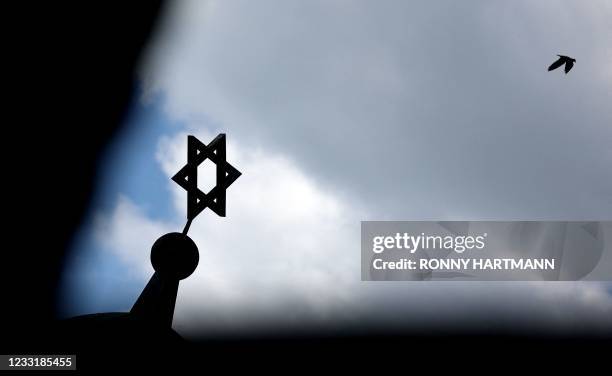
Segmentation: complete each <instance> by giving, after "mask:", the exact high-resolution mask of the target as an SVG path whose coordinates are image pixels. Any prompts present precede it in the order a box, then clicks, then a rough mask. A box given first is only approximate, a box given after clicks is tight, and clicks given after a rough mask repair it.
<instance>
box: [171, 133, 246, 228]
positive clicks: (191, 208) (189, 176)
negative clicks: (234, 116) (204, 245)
mask: <svg viewBox="0 0 612 376" xmlns="http://www.w3.org/2000/svg"><path fill="white" fill-rule="evenodd" d="M206 159H210V160H211V161H212V162H213V163H214V164H215V165H216V166H217V179H216V184H215V186H214V187H213V188H212V189H211V190H210V192H208V193H204V192H202V191H201V190H200V189H199V188H198V166H199V165H200V164H201V163H202V162H204V161H205V160H206ZM240 175H241V173H240V171H238V170H236V169H235V168H234V167H233V166H232V165H230V164H229V163H227V161H226V160H225V134H224V133H221V134H219V135H218V136H217V137H215V139H214V140H212V141H211V142H210V144H208V145H205V144H203V143H202V142H201V141H200V140H198V139H197V138H196V137H195V136H191V135H190V136H188V137H187V164H186V165H185V166H184V167H183V168H181V169H180V170H179V172H177V173H176V175H174V176H173V177H172V180H174V181H175V182H176V183H177V184H178V185H180V186H181V187H183V189H185V190H186V191H187V224H185V228H184V229H183V234H187V231H189V226H190V225H191V221H193V219H194V218H195V217H196V216H197V215H198V214H200V213H201V212H202V210H204V209H206V208H210V210H212V211H213V212H215V213H217V215H219V216H220V217H225V191H226V189H227V188H228V187H229V186H230V185H231V184H232V183H233V182H234V181H236V179H238V177H239V176H240Z"/></svg>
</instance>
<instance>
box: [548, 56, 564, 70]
mask: <svg viewBox="0 0 612 376" xmlns="http://www.w3.org/2000/svg"><path fill="white" fill-rule="evenodd" d="M564 62H565V59H564V58H563V57H560V58H559V60H557V61H555V62H554V63H552V64H551V65H550V67H548V71H549V72H550V71H551V70H553V69H557V68H559V67H560V66H562V65H563V63H564Z"/></svg>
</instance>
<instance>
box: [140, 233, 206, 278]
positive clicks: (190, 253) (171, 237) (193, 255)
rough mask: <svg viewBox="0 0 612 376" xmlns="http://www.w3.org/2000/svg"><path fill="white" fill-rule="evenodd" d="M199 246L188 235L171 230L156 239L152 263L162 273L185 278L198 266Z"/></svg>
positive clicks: (152, 248)
mask: <svg viewBox="0 0 612 376" xmlns="http://www.w3.org/2000/svg"><path fill="white" fill-rule="evenodd" d="M199 260H200V255H199V253H198V247H197V246H196V244H195V243H194V241H193V240H191V238H190V237H189V236H187V235H184V234H181V233H180V232H171V233H168V234H166V235H163V236H162V237H160V238H159V239H157V240H156V241H155V243H154V244H153V247H151V264H153V269H155V271H156V272H158V273H160V274H161V275H165V276H168V277H170V278H176V279H179V280H180V279H185V278H187V277H189V276H190V275H191V273H193V272H194V270H195V269H196V267H197V266H198V261H199Z"/></svg>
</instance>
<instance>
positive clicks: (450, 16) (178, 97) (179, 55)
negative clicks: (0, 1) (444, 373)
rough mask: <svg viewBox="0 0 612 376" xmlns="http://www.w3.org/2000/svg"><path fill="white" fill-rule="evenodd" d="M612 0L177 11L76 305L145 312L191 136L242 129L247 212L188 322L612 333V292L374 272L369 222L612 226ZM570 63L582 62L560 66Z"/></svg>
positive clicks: (89, 244) (224, 230)
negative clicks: (366, 252)
mask: <svg viewBox="0 0 612 376" xmlns="http://www.w3.org/2000/svg"><path fill="white" fill-rule="evenodd" d="M611 18H612V5H611V4H610V2H608V1H605V0H600V1H589V2H580V1H569V0H568V1H538V2H533V1H514V2H505V1H464V2H456V1H379V2H372V1H334V0H332V1H293V0H289V1H258V2H251V1H234V0H232V1H223V2H220V1H219V2H217V1H176V2H172V3H170V4H169V5H168V6H167V9H166V12H165V14H164V17H163V19H162V20H161V23H160V24H159V26H158V29H157V31H156V33H155V37H154V39H153V41H152V43H151V44H150V46H149V48H148V49H147V52H146V54H145V56H144V57H143V59H142V64H141V68H140V70H139V73H138V76H137V77H136V78H135V79H136V80H137V82H138V86H139V90H138V92H136V93H134V100H133V105H132V107H131V111H130V114H129V116H128V117H127V118H126V124H125V129H124V131H123V132H122V133H121V134H120V135H118V137H117V139H116V140H115V141H114V142H113V143H112V144H111V145H109V147H108V149H107V151H106V154H105V158H104V159H103V160H102V161H101V163H100V177H99V181H98V185H97V194H96V200H95V201H94V204H93V207H92V208H91V211H90V213H89V215H88V217H87V219H86V221H84V224H83V226H82V228H81V230H80V231H79V233H78V235H77V237H76V239H75V242H74V247H73V252H72V254H73V259H72V261H71V263H70V264H69V265H68V266H67V268H66V271H65V273H64V286H65V288H64V290H63V291H64V293H63V305H62V307H63V314H64V315H65V316H72V315H77V314H83V313H91V312H104V311H127V310H129V309H130V307H131V305H132V304H133V302H134V301H135V299H136V297H137V296H138V294H139V293H140V291H141V290H142V288H143V287H144V285H145V284H146V282H147V280H148V278H150V276H151V275H152V273H153V270H152V267H151V266H150V262H149V251H150V247H151V245H152V244H153V242H154V241H155V239H157V238H158V237H159V236H161V235H162V234H164V233H166V232H171V231H180V230H181V229H182V227H183V225H184V223H185V213H186V211H185V210H186V196H185V192H184V191H183V190H182V188H180V187H179V186H178V185H176V184H174V183H173V182H172V181H171V180H170V177H171V176H173V175H174V174H175V173H176V171H178V169H179V168H180V167H181V166H182V165H183V164H184V163H185V159H186V140H187V137H186V136H187V135H188V134H194V135H196V136H197V137H198V138H199V139H200V140H202V141H203V142H208V141H210V140H212V138H214V136H215V135H216V134H217V133H220V132H223V133H226V134H227V143H228V145H227V146H228V152H227V158H228V161H229V162H230V163H231V164H232V165H233V166H234V167H236V168H237V169H238V170H240V171H241V172H242V173H243V175H242V176H241V177H240V178H239V179H238V180H237V181H236V182H235V183H234V184H233V185H232V186H231V187H230V188H229V189H228V193H227V217H226V218H219V217H217V216H215V215H214V214H212V213H211V212H210V211H208V210H207V211H205V212H203V213H202V214H201V215H200V216H199V217H197V218H196V220H195V221H194V223H193V224H192V226H191V229H190V231H189V234H190V236H191V237H192V238H193V239H194V241H195V242H196V244H198V247H199V250H200V265H199V266H198V269H197V270H196V272H195V273H194V274H193V275H192V276H191V277H189V278H188V279H186V280H184V281H182V282H181V285H180V288H179V295H178V299H177V305H176V310H175V319H174V323H173V327H174V328H175V329H176V330H177V331H178V332H179V333H181V334H182V335H184V336H186V337H189V336H192V335H193V336H196V335H197V336H202V335H203V336H206V335H210V336H214V335H229V334H235V333H237V334H241V333H249V332H257V331H263V332H265V331H267V330H285V329H286V330H295V329H298V328H304V327H309V328H313V327H314V328H322V329H326V328H354V327H359V326H360V325H362V323H365V322H367V323H371V324H372V325H381V326H391V327H397V328H415V327H418V328H437V329H440V328H442V329H443V328H448V327H455V326H470V325H471V326H477V327H498V326H508V325H510V326H513V327H526V328H534V329H537V330H544V331H563V332H571V331H572V330H582V329H584V330H597V331H601V330H607V331H612V322H610V320H609V317H611V314H612V287H611V286H610V285H609V284H605V283H585V282H576V283H571V282H567V283H565V282H564V283H561V282H555V283H534V282H529V283H527V282H511V283H490V282H489V283H485V282H483V283H478V282H468V283H457V282H436V283H427V282H421V283H414V282H410V283H407V282H404V283H400V282H392V283H386V282H383V283H380V282H378V283H374V282H361V281H360V259H359V257H360V248H359V240H360V236H359V226H360V221H362V220H492V219H495V220H612V177H611V176H612V175H610V174H606V173H605V172H606V171H609V166H610V165H611V164H612V148H610V145H611V144H612V127H611V126H610V124H612V109H611V108H610V106H609V103H610V102H611V99H612V97H611V95H610V93H611V92H612V90H611V88H612V44H610V40H612V38H611V37H612V24H611V23H610V22H609V19H611ZM556 54H568V55H570V56H572V57H575V58H576V59H577V62H576V65H575V66H574V68H573V70H572V71H571V72H570V73H569V74H567V75H565V74H564V73H563V72H562V71H558V70H557V71H554V72H550V73H549V72H547V71H546V68H547V67H548V65H550V64H551V63H552V62H553V61H554V60H555V59H556Z"/></svg>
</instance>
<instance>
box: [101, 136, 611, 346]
mask: <svg viewBox="0 0 612 376" xmlns="http://www.w3.org/2000/svg"><path fill="white" fill-rule="evenodd" d="M197 136H198V138H200V139H202V140H209V139H211V138H212V134H209V133H206V132H200V133H198V134H197ZM185 140H186V134H184V133H179V134H177V135H175V136H173V137H169V138H164V139H162V140H161V142H160V146H159V150H158V161H159V163H160V166H161V167H162V169H163V171H164V173H165V174H167V175H172V174H173V173H174V172H176V171H177V170H178V169H179V168H180V167H181V166H182V165H183V163H184V161H185V156H186V142H185ZM228 160H229V161H230V163H232V164H233V165H234V166H235V167H237V168H238V169H239V170H241V171H243V172H244V174H243V175H242V176H241V177H240V178H239V179H238V180H237V182H236V183H235V184H234V185H232V186H231V187H230V188H229V189H228V208H227V210H228V216H227V217H226V218H219V217H217V216H216V215H213V214H211V213H210V212H209V211H208V210H207V211H205V212H203V213H202V214H201V215H200V216H199V217H197V218H196V219H195V221H194V223H193V224H192V226H191V229H190V231H189V234H190V236H191V237H192V238H193V239H194V241H195V242H196V244H198V246H199V249H200V265H199V266H198V268H197V270H196V272H195V273H194V274H193V275H192V276H190V277H189V278H187V279H186V280H184V281H183V282H181V285H180V288H179V296H178V300H177V306H176V312H175V320H174V327H175V329H177V330H178V331H179V332H181V333H182V334H184V335H186V336H190V335H199V334H202V333H204V334H205V335H215V334H228V333H242V334H244V333H249V332H252V331H257V330H264V331H265V330H266V329H270V330H272V329H276V330H279V329H280V330H282V329H287V328H290V329H294V330H295V329H300V328H304V327H306V328H312V327H315V328H327V329H338V328H340V329H342V328H360V329H363V328H366V327H368V326H369V325H372V326H377V325H378V326H381V327H387V328H389V327H391V328H393V327H396V328H398V329H399V328H421V329H423V328H430V329H432V330H434V329H441V328H445V327H456V326H459V327H461V326H462V325H463V326H469V325H475V326H477V327H478V328H480V329H483V328H486V327H490V326H493V327H494V326H495V325H502V324H504V323H508V322H509V323H512V325H514V326H516V327H526V328H531V329H540V330H563V331H565V332H568V331H571V330H573V329H572V328H575V329H576V330H581V329H584V328H587V329H590V330H594V329H597V330H612V324H610V322H609V320H608V317H609V315H610V314H612V298H611V297H610V295H609V294H608V293H607V292H606V290H605V286H603V285H601V284H597V283H475V282H468V283H457V282H448V283H447V282H439V283H426V282H422V283H385V282H382V283H372V282H370V283H367V282H361V281H360V270H359V268H360V264H359V257H360V248H359V239H360V237H359V220H360V218H363V217H364V216H366V214H365V213H364V212H363V211H362V209H359V208H357V207H351V206H350V205H349V204H348V203H347V202H346V201H344V200H343V199H341V198H339V197H336V196H334V195H333V194H331V193H330V192H325V191H323V190H322V189H321V188H320V187H319V186H318V185H317V184H316V183H315V182H313V181H312V180H311V179H308V178H307V177H306V176H305V175H304V174H303V173H302V172H301V171H300V170H299V169H298V168H297V167H296V166H295V165H294V164H293V163H292V162H291V161H290V160H287V159H286V158H283V157H281V156H278V155H275V154H271V153H267V152H263V151H262V150H259V149H250V148H246V147H243V146H242V145H240V144H238V143H237V142H235V141H234V140H232V139H231V138H230V140H229V143H228ZM169 184H170V187H171V189H172V196H173V202H174V203H175V209H176V213H177V216H178V217H180V216H182V215H183V214H184V213H185V201H186V199H185V192H184V191H183V190H182V189H181V188H180V187H178V186H177V185H176V184H173V183H171V182H170V183H169ZM183 224H184V223H160V222H157V221H153V220H151V219H149V218H148V217H147V216H146V214H145V213H144V212H143V211H142V210H140V209H138V208H137V207H135V206H134V204H132V203H130V202H129V200H128V199H126V198H124V197H121V198H119V200H118V203H117V206H116V208H115V210H114V212H113V213H112V214H111V215H110V216H109V217H105V216H100V217H99V218H98V221H97V226H96V228H97V235H98V239H99V241H101V242H103V244H104V245H106V247H104V248H105V249H110V250H112V252H113V253H112V254H111V257H119V258H120V259H121V260H122V261H123V262H124V263H125V264H126V265H127V266H128V267H129V268H131V269H132V270H134V272H135V273H139V274H140V275H142V276H143V283H144V276H145V275H146V276H147V277H148V276H150V275H151V274H152V269H151V267H150V263H149V260H148V257H149V255H148V250H149V249H150V246H151V244H152V243H153V242H154V240H155V239H156V238H157V237H159V236H161V235H162V234H164V233H166V232H170V231H178V230H180V229H181V228H182V226H183ZM145 250H146V251H145ZM143 286H144V285H143ZM485 317H486V319H485ZM483 320H484V321H483Z"/></svg>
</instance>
